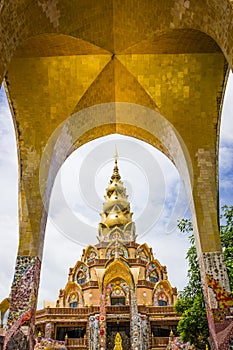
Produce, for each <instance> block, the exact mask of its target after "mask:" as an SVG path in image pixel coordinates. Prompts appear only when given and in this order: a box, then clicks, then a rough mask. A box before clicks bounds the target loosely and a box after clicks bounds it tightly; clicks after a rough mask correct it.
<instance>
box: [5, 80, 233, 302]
mask: <svg viewBox="0 0 233 350" xmlns="http://www.w3.org/2000/svg"><path fill="white" fill-rule="evenodd" d="M232 94H233V76H232V75H230V78H229V82H228V87H227V91H226V94H225V102H224V108H223V116H222V126H221V143H220V205H223V204H228V205H231V204H232V203H233V190H232V182H233V123H232V120H231V119H232V116H233V103H232ZM115 146H117V149H118V153H119V169H120V174H121V176H122V180H123V182H124V185H125V187H126V188H127V193H128V195H129V200H130V203H131V210H132V211H133V212H134V215H133V219H134V221H135V223H136V228H137V234H138V241H139V242H141V243H143V242H147V243H148V244H149V245H150V246H152V248H153V251H154V255H155V257H156V258H157V259H159V260H160V262H161V264H162V265H167V269H168V275H169V279H170V282H171V284H172V285H173V286H177V288H178V290H181V289H182V288H183V287H184V286H185V284H186V282H187V280H186V274H187V263H186V260H185V255H186V252H187V249H188V247H189V242H188V237H187V236H186V235H183V234H181V233H179V231H178V230H177V229H176V223H177V219H179V218H182V217H184V216H186V217H189V210H188V203H187V199H186V196H185V192H184V189H183V185H182V183H181V181H180V178H179V175H178V173H177V171H176V169H175V167H174V166H173V165H172V163H171V162H170V161H169V160H168V159H167V158H166V157H165V156H164V155H163V154H161V153H160V152H159V151H158V150H156V149H154V148H153V147H151V146H150V145H147V144H145V143H143V142H141V141H138V140H136V139H133V138H129V137H123V136H120V135H111V136H108V137H104V138H101V139H98V140H95V141H93V142H91V143H88V144H87V145H84V146H82V147H81V148H80V149H79V150H77V151H76V152H74V153H73V154H72V155H71V156H70V157H69V158H68V159H67V161H66V162H65V164H64V165H63V166H62V168H61V170H60V172H59V174H58V176H57V178H56V183H55V186H54V190H53V194H52V198H51V205H50V212H49V220H48V224H47V229H46V239H45V247H44V258H43V263H42V274H41V283H40V291H39V301H38V307H39V308H41V307H42V306H43V300H50V301H51V300H56V299H57V296H58V292H59V289H60V288H64V286H65V284H66V282H67V273H68V269H69V267H70V266H74V265H75V262H76V260H78V259H79V257H80V254H81V252H82V249H83V248H84V247H85V246H86V245H87V244H89V243H93V244H95V243H97V238H96V236H97V226H98V223H99V220H100V217H99V213H100V212H101V210H102V204H103V201H104V197H103V196H104V194H105V189H106V187H107V184H108V181H109V179H110V176H111V174H112V168H113V154H114V150H115ZM151 169H156V178H154V177H152V174H154V171H153V172H152V171H151ZM0 193H1V197H0V238H1V244H0V300H2V299H3V298H4V297H6V296H7V295H8V294H9V291H10V285H11V282H12V278H13V273H14V263H15V258H16V254H17V244H18V228H17V165H16V146H15V139H14V132H13V125H12V121H11V116H10V112H9V108H8V104H7V100H6V96H5V92H4V89H3V88H2V89H1V92H0Z"/></svg>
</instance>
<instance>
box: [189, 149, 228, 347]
mask: <svg viewBox="0 0 233 350" xmlns="http://www.w3.org/2000/svg"><path fill="white" fill-rule="evenodd" d="M196 162H197V163H194V167H193V170H194V183H193V204H194V205H193V206H192V204H191V211H192V216H193V226H194V233H195V239H196V247H197V255H198V259H199V266H200V272H201V280H202V287H203V293H204V297H205V305H206V312H207V317H208V325H209V331H210V339H211V343H212V345H211V346H212V348H213V349H214V350H224V349H227V350H228V347H229V342H230V338H231V337H232V334H231V332H232V330H231V329H230V328H229V323H230V322H231V320H230V318H231V315H230V314H231V310H232V309H231V308H232V307H233V300H232V296H231V294H230V287H229V280H228V275H227V270H226V266H225V262H224V257H223V253H222V246H221V240H220V235H219V221H218V188H217V186H218V185H217V184H218V178H217V162H216V150H215V147H214V145H212V147H211V145H210V144H209V145H208V147H206V148H204V147H203V148H200V149H198V151H197V152H196ZM191 203H192V201H191Z"/></svg>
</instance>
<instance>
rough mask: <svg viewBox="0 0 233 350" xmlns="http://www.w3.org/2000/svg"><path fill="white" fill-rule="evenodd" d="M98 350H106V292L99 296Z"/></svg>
mask: <svg viewBox="0 0 233 350" xmlns="http://www.w3.org/2000/svg"><path fill="white" fill-rule="evenodd" d="M99 349H100V350H106V292H105V290H104V292H103V293H102V294H101V296H100V315H99Z"/></svg>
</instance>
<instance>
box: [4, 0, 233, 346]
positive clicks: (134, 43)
mask: <svg viewBox="0 0 233 350" xmlns="http://www.w3.org/2000/svg"><path fill="white" fill-rule="evenodd" d="M0 11H1V12H0V18H1V28H2V33H3V35H2V39H1V43H2V47H3V50H2V55H1V58H0V76H1V77H4V76H5V78H6V84H7V86H8V88H7V90H8V95H9V99H10V102H11V106H12V112H13V118H14V120H15V124H16V132H17V137H18V151H19V164H20V188H19V193H20V199H19V201H20V205H19V208H20V220H19V222H20V244H19V250H18V260H17V263H16V272H15V280H14V283H13V286H12V306H11V315H12V316H11V317H12V320H11V321H12V322H10V323H9V326H10V328H9V336H11V335H13V334H14V332H15V330H16V329H17V327H18V326H20V322H23V320H27V319H32V320H33V313H34V309H35V300H36V295H37V289H38V280H39V271H40V262H41V259H42V252H43V240H44V229H45V225H46V217H47V214H46V209H47V208H48V205H49V204H48V203H49V197H50V193H51V186H52V184H53V180H54V176H55V175H56V172H57V170H58V169H59V166H60V163H62V161H64V159H65V157H66V156H67V155H68V154H69V153H70V152H72V149H75V147H76V146H78V145H80V144H82V143H85V142H87V141H88V140H92V139H93V138H95V137H98V135H99V136H102V135H104V134H109V133H111V132H119V133H122V134H126V135H129V136H134V137H138V138H140V139H142V140H144V141H146V142H149V143H151V144H152V145H154V146H156V147H158V148H159V149H160V150H162V152H164V153H166V154H167V155H168V156H169V157H170V158H171V159H172V160H173V162H174V163H175V165H176V166H177V168H178V170H179V172H180V174H181V176H182V178H183V179H184V181H185V184H186V190H187V193H188V196H189V197H190V199H191V211H192V215H193V223H194V228H195V233H196V242H197V247H198V251H199V260H200V264H201V266H202V280H203V284H204V290H205V292H206V293H207V294H206V300H208V310H209V311H208V312H209V324H210V329H211V334H212V338H213V342H214V344H215V345H214V346H215V348H216V349H217V348H218V341H217V336H216V329H215V325H214V323H213V322H212V321H211V320H212V318H211V315H212V313H211V310H212V309H213V308H214V306H216V302H217V301H216V299H215V298H213V291H212V289H211V286H210V285H208V283H209V284H210V282H208V281H209V277H208V279H207V278H206V277H207V276H209V275H210V276H212V278H213V279H214V280H216V279H218V280H219V282H220V284H221V285H222V287H223V288H224V290H225V291H226V292H228V291H229V286H228V282H227V275H226V271H225V269H224V263H223V260H222V254H221V244H220V239H219V232H218V231H219V229H218V211H217V208H218V198H217V193H218V183H217V182H218V176H217V172H218V171H217V153H218V130H219V125H220V112H221V99H222V96H223V94H224V81H225V77H226V61H225V59H227V61H228V63H229V64H230V65H231V66H232V62H233V45H232V37H231V36H230V35H229V33H231V32H232V25H233V24H232V23H233V21H232V18H233V10H232V4H231V1H228V0H224V1H223V2H222V3H221V6H220V4H219V2H218V1H214V0H212V1H209V2H207V1H195V3H194V2H193V3H191V2H190V1H183V2H177V1H175V0H173V1H170V0H169V1H168V0H167V1H164V2H163V4H160V3H154V4H153V7H152V5H151V2H150V1H146V2H140V3H138V2H135V0H126V1H125V2H124V3H123V4H121V6H119V3H118V2H117V1H116V0H114V1H99V2H97V3H94V2H92V1H90V2H89V3H88V4H87V7H85V6H82V4H81V2H79V1H72V2H71V1H67V2H64V1H59V0H58V1H53V0H50V1H44V0H41V1H38V2H33V3H32V2H30V1H27V0H25V1H22V2H20V3H17V2H14V1H8V2H6V1H5V2H3V3H2V4H1V9H0ZM103 13H104V16H103V15H102V14H103ZM203 14H204V15H203ZM142 18H143V20H142ZM86 24H87V25H86ZM122 103H123V104H125V105H124V109H122ZM95 105H96V106H99V107H98V108H99V110H101V108H102V107H103V106H105V107H106V106H107V105H108V106H110V107H109V108H110V113H109V114H105V115H104V116H99V117H98V119H97V118H96V115H94V114H92V115H90V116H89V119H88V120H86V117H87V116H85V115H83V118H81V119H79V122H80V124H79V131H80V135H79V137H78V138H77V139H76V140H75V138H73V136H74V135H73V134H72V130H74V129H75V128H73V127H72V126H70V127H69V128H68V129H65V128H66V127H67V125H66V121H67V118H69V116H70V115H72V116H75V115H77V113H78V112H79V113H81V115H82V111H86V110H87V109H88V107H90V108H92V106H95ZM130 105H131V106H132V105H134V106H143V107H142V108H144V109H145V110H146V111H147V112H148V111H153V113H155V115H156V116H157V117H156V118H155V119H153V118H152V119H150V118H148V114H150V113H144V114H143V113H142V114H139V115H138V114H137V113H136V114H135V112H136V111H135V108H133V111H134V113H132V112H133V111H131V109H127V106H128V107H129V106H130ZM98 108H97V109H95V112H96V111H98ZM139 109H140V108H139ZM113 110H114V113H112V112H113ZM92 111H93V110H92ZM126 111H127V112H126ZM130 113H131V114H130ZM79 115H80V114H79ZM142 115H143V118H142ZM162 116H163V117H162ZM160 118H162V119H161V120H163V122H159V121H158V120H160ZM69 120H70V118H69ZM74 120H75V118H74ZM62 123H65V124H64V125H63V128H62ZM85 123H87V124H85ZM88 123H89V124H88ZM54 130H57V131H56V132H57V136H56V137H55V138H53V142H54V143H53V142H52V144H51V150H50V151H52V152H53V150H54V149H55V153H54V154H53V156H52V153H51V152H50V153H49V152H48V156H47V158H46V160H47V164H45V163H44V166H45V169H44V170H45V173H44V174H45V176H44V177H43V176H42V178H41V181H39V169H40V164H41V158H42V155H43V154H45V153H44V148H45V147H46V145H47V143H48V140H49V137H50V136H51V134H52V133H53V132H54ZM61 132H62V136H63V138H60V139H59V138H58V136H59V135H60V136H61V134H60V133H61ZM76 136H77V135H76ZM59 140H60V141H59ZM71 141H72V142H71ZM59 142H60V147H59ZM63 145H67V147H68V149H66V152H64V149H63V148H62V147H61V146H63ZM75 145H76V146H75ZM46 152H47V149H46ZM56 152H57V153H56ZM59 153H60V154H59ZM179 155H180V156H179ZM50 163H51V164H52V165H51V168H50V171H49V172H48V167H49V165H50ZM46 169H47V170H46ZM46 171H47V172H46ZM47 174H49V178H48V180H47ZM43 181H44V182H43ZM48 184H49V185H48ZM41 189H42V196H41ZM45 189H46V191H47V192H46V194H45V197H44V191H45ZM42 198H44V199H43V200H42ZM216 267H220V271H219V273H218V272H215V270H217V269H216ZM22 270H23V271H24V274H23V275H24V276H25V278H26V279H27V277H28V278H29V276H31V277H32V281H31V282H32V283H31V285H32V288H31V289H27V290H28V291H29V294H28V296H27V297H26V299H25V300H23V299H22V300H23V304H22V305H20V307H19V305H18V300H19V299H18V298H19V297H20V295H21V294H20V293H21V286H22V282H24V283H26V282H25V281H24V280H22V275H21V274H20V271H22ZM31 277H30V278H31ZM30 278H29V279H30ZM22 292H23V290H22ZM14 293H15V298H16V299H15V300H14ZM220 311H221V310H220ZM15 316H17V317H19V316H20V317H19V323H18V326H17V322H15V320H14V317H15ZM32 324H33V322H32Z"/></svg>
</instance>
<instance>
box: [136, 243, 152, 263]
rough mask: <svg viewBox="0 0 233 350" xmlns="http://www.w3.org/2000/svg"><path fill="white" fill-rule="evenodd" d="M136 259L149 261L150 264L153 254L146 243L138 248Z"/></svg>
mask: <svg viewBox="0 0 233 350" xmlns="http://www.w3.org/2000/svg"><path fill="white" fill-rule="evenodd" d="M136 258H141V259H142V260H144V261H147V262H148V263H149V261H150V260H151V254H150V249H149V248H148V246H147V244H146V243H144V244H142V245H140V246H139V247H138V248H137V251H136Z"/></svg>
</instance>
